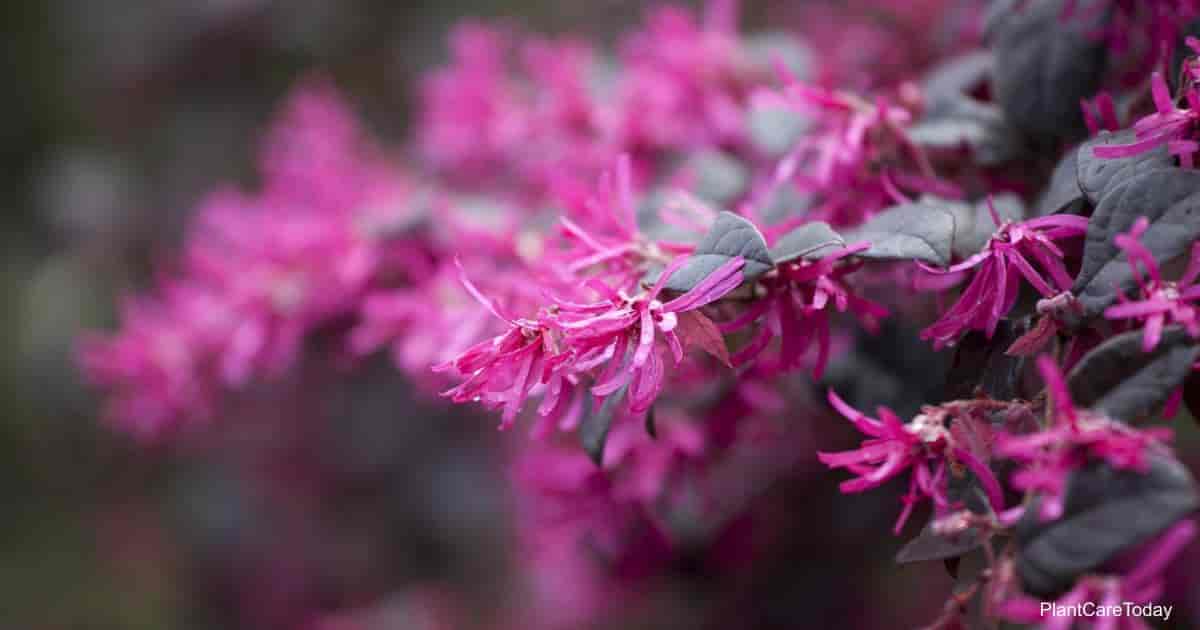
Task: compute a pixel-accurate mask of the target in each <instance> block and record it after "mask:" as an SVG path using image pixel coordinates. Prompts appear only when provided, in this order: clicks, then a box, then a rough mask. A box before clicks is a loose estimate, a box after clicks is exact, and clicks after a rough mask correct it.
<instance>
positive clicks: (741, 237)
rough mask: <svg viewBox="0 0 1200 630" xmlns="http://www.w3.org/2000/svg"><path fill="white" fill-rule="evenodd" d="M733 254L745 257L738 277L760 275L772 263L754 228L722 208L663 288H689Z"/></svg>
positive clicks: (677, 289)
mask: <svg viewBox="0 0 1200 630" xmlns="http://www.w3.org/2000/svg"><path fill="white" fill-rule="evenodd" d="M737 256H741V257H742V258H744V259H746V266H744V267H742V277H743V278H744V279H746V280H753V279H754V278H757V277H758V276H761V275H762V274H763V273H765V272H766V271H767V270H769V269H771V268H772V267H773V266H774V265H775V263H774V262H773V261H772V260H771V253H770V252H769V251H768V250H767V242H766V240H765V239H763V235H762V233H761V232H759V231H758V228H756V227H754V224H753V223H751V222H749V221H747V220H746V219H744V218H742V217H740V216H738V215H736V214H733V213H732V212H722V213H721V214H719V215H717V220H716V221H715V222H713V226H712V228H710V229H709V230H708V234H705V235H704V238H703V239H701V241H700V244H698V245H696V250H695V251H693V252H692V255H691V256H689V257H688V261H687V264H685V265H684V266H683V268H682V269H680V270H679V271H676V272H675V273H674V274H673V275H672V276H671V277H670V278H669V279H668V280H667V288H668V289H671V290H672V291H679V292H685V291H689V290H691V288H692V287H694V286H696V285H697V284H698V283H699V282H700V281H701V280H703V279H705V278H707V277H708V275H709V274H711V273H712V272H713V271H714V270H716V268H717V267H720V266H721V265H723V264H725V263H726V262H728V261H729V259H730V258H735V257H737Z"/></svg>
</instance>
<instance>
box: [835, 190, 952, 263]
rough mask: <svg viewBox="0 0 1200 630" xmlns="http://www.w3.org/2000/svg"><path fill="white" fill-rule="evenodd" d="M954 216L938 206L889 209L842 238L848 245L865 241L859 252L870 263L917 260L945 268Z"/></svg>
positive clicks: (900, 206) (915, 204) (950, 245)
mask: <svg viewBox="0 0 1200 630" xmlns="http://www.w3.org/2000/svg"><path fill="white" fill-rule="evenodd" d="M954 226H955V216H954V213H953V212H951V210H950V209H949V208H948V207H946V206H944V205H942V204H937V203H927V202H917V203H906V204H901V205H898V206H892V207H891V208H888V209H886V210H884V211H883V212H881V213H879V214H877V215H875V216H874V217H872V218H871V219H870V220H869V221H867V222H866V223H864V224H863V225H861V226H859V227H858V228H857V229H855V230H853V231H851V232H850V233H848V234H846V235H845V239H846V242H847V243H858V242H861V241H868V242H870V243H871V247H870V248H869V249H867V250H864V251H862V252H859V253H858V254H857V255H858V256H860V257H862V258H870V259H873V260H920V261H922V262H927V263H930V264H934V265H942V266H944V265H947V264H949V262H950V255H951V252H952V248H953V245H954Z"/></svg>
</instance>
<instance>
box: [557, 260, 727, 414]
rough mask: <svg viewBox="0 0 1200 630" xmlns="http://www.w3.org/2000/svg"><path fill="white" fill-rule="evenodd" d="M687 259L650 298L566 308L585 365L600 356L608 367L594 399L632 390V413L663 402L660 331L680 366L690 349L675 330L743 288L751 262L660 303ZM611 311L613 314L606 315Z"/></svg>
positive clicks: (563, 319) (569, 337)
mask: <svg viewBox="0 0 1200 630" xmlns="http://www.w3.org/2000/svg"><path fill="white" fill-rule="evenodd" d="M684 262H686V259H684V258H679V259H676V260H675V261H674V262H673V263H671V265H669V266H668V267H667V268H666V269H665V270H664V271H663V273H662V274H661V275H660V276H659V279H658V281H657V282H656V283H655V285H654V287H652V288H651V289H650V291H649V292H647V293H645V294H643V295H641V296H638V297H637V298H632V299H630V298H626V297H624V296H621V295H619V294H618V295H617V296H616V299H612V298H610V299H609V300H607V301H603V302H598V303H594V304H584V305H578V306H574V305H563V309H562V312H561V313H560V315H559V318H558V319H559V322H560V325H561V326H562V328H563V330H564V331H565V337H566V342H567V343H568V344H569V345H570V346H571V347H573V348H575V349H576V350H577V351H578V353H579V360H580V361H581V362H584V363H586V362H587V359H585V357H587V356H589V355H595V354H599V356H601V357H604V360H605V361H607V366H606V367H605V368H604V369H603V370H602V371H601V372H600V374H599V375H598V376H597V377H596V383H595V385H593V386H592V393H593V394H595V395H596V396H598V397H601V398H603V397H605V396H608V395H610V394H612V393H613V392H615V391H617V390H618V389H620V388H621V387H623V386H625V385H626V384H628V385H629V386H630V387H629V402H630V409H631V410H632V411H633V412H635V413H641V412H645V411H647V410H648V409H649V408H650V405H652V404H653V402H654V400H655V399H656V398H657V397H658V394H659V392H660V391H661V389H662V384H663V376H664V371H663V367H664V366H663V363H662V358H661V357H660V356H659V352H658V351H657V349H656V346H655V339H656V337H657V335H656V332H655V331H656V330H657V331H659V332H661V333H662V338H663V339H664V340H665V342H666V344H667V346H668V347H669V348H670V351H671V353H672V355H673V356H674V359H675V363H676V364H677V365H678V364H679V362H680V361H682V360H683V354H684V348H683V344H682V343H681V341H680V339H679V336H678V335H677V334H676V333H675V328H676V326H677V325H678V323H679V317H678V315H679V314H680V313H685V312H688V311H693V310H696V309H699V308H701V307H703V306H706V305H708V304H710V303H712V302H715V301H717V300H719V299H721V298H722V297H724V296H725V294H727V293H729V292H730V291H732V290H733V289H735V288H737V287H738V285H740V284H741V283H742V267H743V266H744V265H745V261H744V260H743V259H742V258H741V257H735V258H732V259H730V260H729V261H728V262H726V263H724V264H723V265H721V266H720V267H718V268H717V269H715V270H714V271H713V272H712V273H710V274H709V275H708V276H707V277H706V278H704V280H701V281H700V282H699V283H698V284H697V285H696V286H695V287H693V288H692V289H691V290H690V291H688V292H687V293H684V294H683V295H681V296H679V297H677V298H675V299H673V300H670V301H668V302H666V303H663V302H660V301H659V300H658V295H659V293H661V291H662V289H663V287H664V286H665V284H666V282H667V280H668V279H669V278H670V277H671V275H672V274H674V272H675V271H677V270H678V269H679V268H680V267H681V266H682V265H683V264H684ZM601 309H607V310H601Z"/></svg>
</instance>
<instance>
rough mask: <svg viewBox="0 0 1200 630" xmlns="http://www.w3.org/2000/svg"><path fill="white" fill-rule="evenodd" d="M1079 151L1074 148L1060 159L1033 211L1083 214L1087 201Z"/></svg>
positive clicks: (1041, 214)
mask: <svg viewBox="0 0 1200 630" xmlns="http://www.w3.org/2000/svg"><path fill="white" fill-rule="evenodd" d="M1078 156H1079V151H1078V150H1076V149H1072V150H1070V151H1067V154H1066V155H1064V156H1063V158H1062V159H1061V160H1059V162H1058V165H1057V166H1055V167H1054V172H1053V173H1052V174H1051V175H1050V183H1048V184H1046V189H1045V190H1043V191H1042V194H1041V195H1039V196H1038V200H1037V203H1035V204H1034V206H1033V208H1034V210H1033V213H1034V214H1035V215H1036V216H1039V217H1044V216H1046V215H1049V214H1081V213H1082V212H1083V210H1084V207H1085V205H1086V202H1087V198H1086V197H1085V196H1084V194H1083V189H1082V188H1080V187H1079V164H1078Z"/></svg>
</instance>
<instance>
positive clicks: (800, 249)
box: [771, 221, 846, 264]
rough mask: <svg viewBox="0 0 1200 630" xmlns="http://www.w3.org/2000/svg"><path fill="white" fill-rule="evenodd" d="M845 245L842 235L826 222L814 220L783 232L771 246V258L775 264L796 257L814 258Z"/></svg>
mask: <svg viewBox="0 0 1200 630" xmlns="http://www.w3.org/2000/svg"><path fill="white" fill-rule="evenodd" d="M845 246H846V241H845V240H844V239H842V236H841V235H840V234H838V233H837V232H834V231H833V228H831V227H829V224H828V223H825V222H824V221H814V222H813V223H805V224H804V225H801V226H800V227H798V228H796V229H794V230H792V231H791V232H788V233H787V234H785V235H784V236H783V237H782V238H780V239H779V241H778V242H776V243H775V247H772V248H771V259H772V260H774V261H775V264H779V263H785V262H788V261H790V260H795V259H797V258H805V259H808V260H814V259H817V258H821V257H822V256H825V255H826V254H828V253H830V252H832V251H834V250H837V249H841V248H843V247H845Z"/></svg>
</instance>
